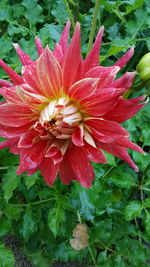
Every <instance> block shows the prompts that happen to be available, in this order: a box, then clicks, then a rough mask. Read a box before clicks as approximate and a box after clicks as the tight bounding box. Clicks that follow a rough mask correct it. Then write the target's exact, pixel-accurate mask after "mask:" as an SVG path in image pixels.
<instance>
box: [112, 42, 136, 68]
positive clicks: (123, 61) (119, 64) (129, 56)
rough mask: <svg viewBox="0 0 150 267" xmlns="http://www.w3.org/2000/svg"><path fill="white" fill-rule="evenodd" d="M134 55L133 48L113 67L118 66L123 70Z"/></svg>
mask: <svg viewBox="0 0 150 267" xmlns="http://www.w3.org/2000/svg"><path fill="white" fill-rule="evenodd" d="M133 54H134V48H133V47H132V48H130V49H129V50H128V52H127V53H126V54H125V55H124V56H123V57H122V58H121V59H119V60H118V61H117V62H116V63H115V64H114V66H119V67H120V68H123V66H124V65H125V64H126V63H127V62H128V61H129V60H130V58H131V57H132V56H133Z"/></svg>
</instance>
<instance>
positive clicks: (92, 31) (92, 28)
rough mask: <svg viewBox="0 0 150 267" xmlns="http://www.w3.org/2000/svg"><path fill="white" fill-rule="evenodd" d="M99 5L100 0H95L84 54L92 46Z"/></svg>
mask: <svg viewBox="0 0 150 267" xmlns="http://www.w3.org/2000/svg"><path fill="white" fill-rule="evenodd" d="M99 6H100V0H96V3H95V8H94V15H93V21H92V27H91V31H90V37H89V42H88V48H87V54H86V56H87V55H88V54H89V52H90V50H91V48H92V44H93V39H94V33H95V27H96V19H97V15H98V9H99Z"/></svg>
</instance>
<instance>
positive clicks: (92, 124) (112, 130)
mask: <svg viewBox="0 0 150 267" xmlns="http://www.w3.org/2000/svg"><path fill="white" fill-rule="evenodd" d="M86 125H87V126H88V127H89V128H90V131H91V133H92V135H93V136H94V137H95V138H96V139H97V140H99V141H101V142H104V143H105V142H106V143H107V142H114V141H115V140H116V139H117V138H119V137H122V136H126V137H128V136H129V133H128V131H127V130H125V129H124V128H123V127H122V126H120V125H119V123H116V122H114V121H107V120H104V119H94V118H93V119H88V120H86Z"/></svg>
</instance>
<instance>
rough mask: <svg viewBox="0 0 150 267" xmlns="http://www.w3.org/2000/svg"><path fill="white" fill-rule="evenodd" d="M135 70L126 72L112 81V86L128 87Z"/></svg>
mask: <svg viewBox="0 0 150 267" xmlns="http://www.w3.org/2000/svg"><path fill="white" fill-rule="evenodd" d="M135 73H136V72H126V73H125V74H124V75H123V76H121V77H120V78H119V79H117V80H115V81H113V82H112V83H111V86H112V87H115V88H126V89H129V88H130V86H131V85H132V83H133V80H134V77H135Z"/></svg>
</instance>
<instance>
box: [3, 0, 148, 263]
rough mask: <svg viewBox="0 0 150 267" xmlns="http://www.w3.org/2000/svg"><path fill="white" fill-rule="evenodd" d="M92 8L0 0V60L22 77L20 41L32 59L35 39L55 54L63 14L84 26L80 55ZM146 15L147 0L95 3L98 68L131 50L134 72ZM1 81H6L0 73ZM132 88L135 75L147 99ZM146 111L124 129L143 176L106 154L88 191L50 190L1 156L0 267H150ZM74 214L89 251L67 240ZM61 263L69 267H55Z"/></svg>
mask: <svg viewBox="0 0 150 267" xmlns="http://www.w3.org/2000/svg"><path fill="white" fill-rule="evenodd" d="M94 5H95V1H94V0H87V1H84V0H80V1H75V0H74V1H73V0H68V1H67V0H65V1H64V0H56V1H54V0H42V1H38V0H32V1H31V0H23V1H21V0H1V1H0V57H1V58H3V59H4V60H5V61H6V62H7V63H9V65H10V66H11V67H12V68H13V69H15V70H16V71H17V72H20V68H21V65H20V62H19V59H18V57H17V55H16V54H15V52H14V49H13V47H12V43H16V42H18V43H19V44H20V46H21V48H22V49H23V50H24V51H25V52H27V53H28V54H29V55H30V56H32V58H36V56H37V55H36V50H35V44H34V37H35V36H39V37H40V38H41V39H42V41H43V44H44V45H46V44H49V46H50V48H53V47H54V44H55V43H56V42H58V40H59V37H60V34H61V32H62V29H63V27H64V25H65V23H66V21H67V19H68V17H69V15H68V8H69V9H70V10H71V12H72V16H73V18H74V20H75V21H77V20H79V21H80V23H81V27H82V53H83V56H84V57H85V54H86V51H87V44H88V38H89V32H90V29H91V22H92V18H93V13H94ZM149 16H150V2H149V0H125V1H107V0H101V1H100V7H99V10H98V16H97V21H96V32H97V31H98V29H99V27H100V26H101V25H104V26H105V34H104V38H103V43H102V48H101V57H100V58H101V63H102V65H105V66H108V65H111V64H113V63H114V62H115V61H116V60H117V59H118V58H120V57H121V56H122V55H123V53H125V52H126V50H127V49H128V48H129V47H132V46H135V54H134V57H133V58H132V59H131V61H130V63H128V65H127V66H126V67H125V68H124V69H123V72H122V73H124V72H126V71H133V70H135V68H136V65H137V64H138V62H139V60H140V58H141V57H142V56H143V55H144V54H145V53H147V52H148V51H149V50H150V37H149V35H150V20H149ZM72 32H73V28H72V29H71V33H72ZM96 32H95V34H96ZM0 77H1V78H3V79H7V78H8V77H7V75H6V74H5V73H4V71H3V70H2V69H0ZM137 84H138V77H137V78H136V80H135V84H134V86H133V89H132V91H131V92H130V96H131V97H136V96H138V95H142V94H143V93H144V94H146V88H145V87H144V85H143V86H138V85H137ZM130 96H129V97H130ZM148 111H149V104H147V105H146V106H145V107H144V108H143V109H142V110H141V111H140V112H139V113H138V114H137V115H136V116H135V117H134V118H132V119H130V120H128V121H127V122H126V123H124V125H125V127H126V128H127V129H128V130H129V132H130V134H131V139H132V140H133V141H134V142H136V143H137V144H139V145H140V146H141V147H142V148H143V149H144V151H145V155H141V154H140V153H138V152H131V151H130V154H131V156H132V157H133V159H134V161H135V162H136V164H137V165H138V166H139V169H140V171H139V172H138V173H136V172H135V171H134V170H132V169H131V168H130V167H129V166H127V164H126V163H124V162H122V161H121V160H118V159H116V158H114V157H113V156H112V155H109V154H107V155H106V156H107V158H108V162H109V164H107V165H103V164H99V165H98V164H94V167H95V173H96V178H95V180H94V182H93V185H92V187H91V189H85V188H82V187H81V186H80V185H79V184H78V183H77V182H72V184H71V185H69V186H64V185H63V184H62V183H61V182H60V181H59V179H57V181H56V183H55V185H54V187H53V188H49V187H48V186H47V185H46V184H45V182H44V181H43V178H42V177H41V175H40V174H39V173H38V172H37V173H36V174H34V175H32V176H30V177H27V176H26V175H25V174H23V175H21V176H17V175H16V168H17V165H18V162H19V159H18V156H14V155H12V154H10V153H9V151H8V150H7V149H4V150H2V151H1V152H0V180H1V188H0V191H1V193H0V237H1V241H0V266H2V267H12V266H14V265H15V266H37V267H41V266H42V267H47V266H57V267H58V266H73V262H74V261H75V262H76V264H77V265H76V266H80V264H82V266H85V267H88V266H101V267H103V266H104V267H111V266H112V267H113V266H115V267H127V266H130V267H132V266H139V267H141V266H144V267H146V266H149V262H150V260H149V258H150V255H149V251H150V168H149V167H150V157H149V155H148V153H149V147H150V127H149V121H150V113H149V112H148ZM1 139H2V138H1ZM79 216H80V217H81V220H82V222H83V223H86V224H87V226H88V233H89V236H90V238H89V247H88V248H87V249H84V250H80V251H75V250H73V249H72V248H71V246H70V243H69V240H70V239H71V238H72V231H73V229H74V228H75V226H76V224H77V223H78V217H79ZM17 242H19V245H17ZM21 262H24V264H26V265H23V263H21ZM60 262H66V264H65V263H64V264H65V265H59V264H60ZM67 262H72V265H67V264H68V263H67ZM19 264H20V265H19ZM21 264H22V265H21Z"/></svg>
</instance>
